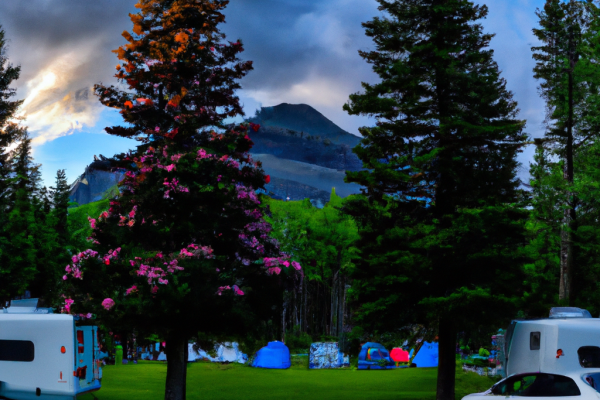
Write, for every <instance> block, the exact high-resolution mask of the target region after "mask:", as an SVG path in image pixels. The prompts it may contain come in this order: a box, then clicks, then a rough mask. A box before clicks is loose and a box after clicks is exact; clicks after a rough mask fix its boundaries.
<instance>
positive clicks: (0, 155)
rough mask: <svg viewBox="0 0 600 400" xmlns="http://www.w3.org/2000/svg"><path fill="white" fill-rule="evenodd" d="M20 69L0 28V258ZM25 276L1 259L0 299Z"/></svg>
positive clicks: (6, 240) (4, 249)
mask: <svg viewBox="0 0 600 400" xmlns="http://www.w3.org/2000/svg"><path fill="white" fill-rule="evenodd" d="M20 70H21V68H20V67H14V66H13V65H11V64H10V63H9V62H8V58H7V57H6V38H5V32H4V30H3V29H1V28H0V260H1V259H4V258H6V257H8V256H9V255H10V248H9V245H10V237H9V236H8V235H7V234H6V233H5V232H4V227H5V226H6V224H7V221H8V213H7V210H8V206H9V193H10V187H11V179H12V176H11V164H10V160H9V158H10V154H9V151H8V150H9V148H10V147H11V145H12V144H13V143H14V141H15V139H16V137H17V136H18V135H19V132H20V130H19V127H18V125H17V124H16V123H14V122H10V119H11V118H13V117H14V115H15V112H16V111H17V109H18V108H19V106H20V105H21V103H22V101H17V100H11V98H12V97H14V96H15V94H16V90H15V89H14V88H12V87H11V85H13V83H14V81H15V80H17V79H18V78H19V73H20ZM25 277H26V273H25V275H21V271H12V269H11V268H9V267H8V266H6V265H4V264H3V263H1V262H0V281H2V285H0V300H4V299H9V298H10V297H11V295H13V294H15V293H18V292H20V291H21V290H23V289H24V282H23V279H25Z"/></svg>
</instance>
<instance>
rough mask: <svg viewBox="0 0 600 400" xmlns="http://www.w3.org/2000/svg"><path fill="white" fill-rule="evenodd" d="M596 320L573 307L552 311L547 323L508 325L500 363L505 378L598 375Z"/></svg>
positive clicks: (598, 325) (599, 325)
mask: <svg viewBox="0 0 600 400" xmlns="http://www.w3.org/2000/svg"><path fill="white" fill-rule="evenodd" d="M599 337H600V319H598V318H591V317H590V314H589V312H588V311H587V310H582V309H579V308H575V307H559V308H554V309H552V310H551V312H550V317H549V318H547V319H538V320H531V321H512V323H511V324H510V326H509V328H508V330H507V332H506V340H505V342H504V343H505V344H504V346H505V350H506V351H505V356H504V359H503V360H500V361H501V363H503V364H504V366H505V369H506V374H507V375H512V374H520V373H524V372H531V371H539V372H546V373H556V374H564V373H567V372H569V373H570V372H574V371H578V372H579V373H580V374H581V373H584V372H588V373H592V372H593V371H591V370H590V369H593V368H598V369H599V371H600V340H599V339H598V338H599Z"/></svg>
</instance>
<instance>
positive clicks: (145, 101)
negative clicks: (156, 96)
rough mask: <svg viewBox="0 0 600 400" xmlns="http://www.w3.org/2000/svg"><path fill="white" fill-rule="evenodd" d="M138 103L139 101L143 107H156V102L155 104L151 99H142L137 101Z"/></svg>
mask: <svg viewBox="0 0 600 400" xmlns="http://www.w3.org/2000/svg"><path fill="white" fill-rule="evenodd" d="M136 101H137V102H138V103H140V104H143V105H145V106H151V105H154V102H153V101H152V100H151V99H142V98H140V99H136Z"/></svg>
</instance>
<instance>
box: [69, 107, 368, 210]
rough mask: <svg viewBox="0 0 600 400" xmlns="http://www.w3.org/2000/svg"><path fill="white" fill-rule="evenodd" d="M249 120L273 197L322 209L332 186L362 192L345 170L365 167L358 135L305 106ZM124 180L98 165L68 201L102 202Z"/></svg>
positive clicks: (105, 163)
mask: <svg viewBox="0 0 600 400" xmlns="http://www.w3.org/2000/svg"><path fill="white" fill-rule="evenodd" d="M80 97H81V96H80ZM249 121H250V122H254V123H256V124H259V125H260V128H259V129H258V130H257V131H254V130H252V129H251V130H250V131H249V132H248V135H249V136H250V138H251V139H252V141H253V142H254V146H253V147H252V150H251V151H250V152H251V153H252V156H253V157H254V158H255V159H256V161H260V162H262V166H263V168H264V170H265V172H266V173H267V174H269V175H270V176H271V182H270V183H269V184H267V185H266V186H265V189H266V192H267V194H268V195H269V196H271V197H274V198H278V199H289V200H303V199H305V198H309V199H310V200H311V202H312V203H313V204H314V205H315V206H317V207H322V206H323V205H324V204H325V203H327V201H329V196H330V194H331V189H332V188H335V190H336V193H337V194H338V195H341V196H343V197H345V196H348V195H351V194H354V193H359V192H360V186H359V185H357V184H349V183H345V182H344V177H345V175H346V171H359V170H361V169H362V163H361V161H360V160H359V159H358V157H357V156H356V154H354V153H353V152H352V148H353V147H355V146H356V145H357V144H358V143H359V142H360V138H359V137H358V136H355V135H352V134H351V133H348V132H346V131H345V130H343V129H342V128H340V127H339V126H337V125H336V124H334V123H333V122H331V121H330V120H329V119H327V118H326V117H325V116H324V115H323V114H321V113H320V112H318V111H317V110H315V109H314V108H312V107H311V106H309V105H306V104H287V103H284V104H280V105H277V106H273V107H263V108H262V109H260V110H258V111H257V112H256V115H255V116H254V117H253V118H250V119H249ZM122 177H123V173H122V172H117V171H114V170H113V169H112V163H111V161H110V160H98V161H94V162H93V163H91V164H90V165H89V166H88V167H87V168H86V169H85V172H84V173H83V174H82V175H81V176H80V177H79V178H78V179H77V180H76V181H75V182H74V184H73V186H72V188H71V196H70V198H71V200H73V201H76V202H77V203H79V204H87V203H89V202H93V201H98V200H100V199H102V198H105V197H106V195H107V191H108V190H112V188H114V187H115V184H116V183H117V182H119V181H120V180H121V179H122Z"/></svg>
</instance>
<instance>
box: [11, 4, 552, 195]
mask: <svg viewBox="0 0 600 400" xmlns="http://www.w3.org/2000/svg"><path fill="white" fill-rule="evenodd" d="M475 2H476V3H477V4H486V5H487V6H488V7H489V15H488V17H487V19H486V20H484V21H482V24H483V26H484V28H485V30H486V31H487V32H491V33H495V34H496V37H495V38H494V39H493V40H492V42H491V47H492V49H494V51H495V60H496V61H497V62H498V64H499V66H500V69H501V70H502V71H503V72H502V76H503V77H504V78H505V79H506V80H507V86H508V88H509V90H511V91H512V92H513V93H514V96H515V99H516V100H517V102H518V103H519V108H520V110H521V112H520V119H525V120H527V127H526V132H527V133H528V134H529V135H530V136H531V137H540V136H542V134H543V127H542V121H543V117H544V103H543V101H542V100H541V99H540V97H539V95H538V91H537V86H538V83H537V82H536V81H535V79H534V78H533V73H532V69H533V66H534V63H533V60H532V58H531V50H530V49H531V47H532V46H534V45H536V43H537V41H536V39H535V38H534V36H533V34H532V31H531V30H532V28H533V27H535V26H536V25H537V18H536V16H535V9H536V8H540V7H542V6H543V3H544V1H543V0H475ZM135 3H136V1H135V0H94V1H87V0H86V1H82V0H35V1H23V0H1V1H0V25H1V26H2V29H4V30H5V32H6V38H7V39H8V46H9V47H8V50H7V53H6V54H7V56H8V58H9V61H10V62H11V63H12V64H14V65H20V66H21V77H20V79H19V80H18V81H17V82H16V83H15V84H14V87H15V88H16V89H17V97H18V98H19V99H23V100H24V101H25V103H24V105H23V108H22V110H21V114H22V116H23V117H24V118H25V120H24V122H23V123H24V124H25V125H27V126H28V127H29V132H30V134H31V136H32V138H33V156H34V158H35V161H36V162H37V163H41V164H42V175H43V180H44V183H45V185H47V186H53V184H54V177H55V176H56V171H57V170H58V169H65V170H66V173H67V178H68V180H69V182H72V181H74V180H75V179H76V178H77V177H78V176H79V175H80V174H82V173H83V171H84V169H85V166H86V165H88V164H89V163H91V162H92V161H93V157H94V155H98V154H103V155H105V156H107V157H110V156H112V155H114V154H115V153H121V152H124V151H127V150H128V149H130V148H134V147H135V145H136V142H135V141H132V140H128V139H123V138H117V137H113V136H110V135H108V134H106V133H105V132H104V128H105V127H107V126H114V125H118V124H119V123H120V116H119V114H118V112H116V111H115V110H112V109H107V108H106V107H104V106H102V105H101V104H100V103H99V102H98V101H97V99H96V98H95V97H94V96H93V94H92V93H91V91H90V88H91V87H92V86H93V85H94V84H96V83H104V84H108V85H110V84H117V81H116V79H115V78H114V77H113V75H114V73H115V65H116V64H117V63H118V62H117V61H118V60H117V58H116V56H115V55H114V54H113V53H111V50H113V49H116V48H118V47H119V46H121V45H122V44H124V43H125V39H123V37H122V36H121V32H123V31H124V30H129V31H130V30H131V27H132V24H131V21H130V20H129V16H128V13H135V12H136V9H135V8H134V7H133V6H134V4H135ZM377 6H378V3H377V2H376V1H375V0H232V1H231V2H230V4H229V6H228V8H227V9H226V11H225V15H226V24H224V25H222V30H223V31H224V32H225V34H226V35H227V38H228V39H230V40H232V39H233V40H235V39H242V41H243V43H244V47H245V49H246V51H245V52H244V53H242V58H243V59H246V60H252V61H253V62H254V71H252V72H251V73H250V74H249V75H248V76H246V77H245V78H244V79H242V81H241V84H242V87H243V89H242V90H240V91H239V93H238V96H239V97H240V100H241V103H242V104H243V105H244V109H245V112H246V114H247V115H250V116H251V115H253V114H254V112H255V110H256V109H258V108H260V107H261V106H265V107H266V106H274V105H277V104H280V103H284V102H285V103H292V104H299V103H304V104H309V105H311V106H313V107H314V108H315V109H317V110H318V111H320V112H321V113H322V114H324V115H325V116H326V117H327V118H329V119H330V120H332V121H333V122H335V123H336V124H337V125H339V126H340V127H342V128H343V129H345V130H347V131H348V132H350V133H353V134H356V135H359V133H358V128H359V127H361V126H366V125H371V124H372V123H373V121H372V120H370V119H368V118H366V117H363V116H350V115H348V114H346V113H345V112H344V111H343V110H342V106H343V105H344V103H346V102H347V99H348V95H350V94H352V93H356V92H359V91H360V90H361V82H369V83H375V82H377V80H378V78H377V76H376V75H375V74H374V73H373V72H372V71H371V68H370V65H369V64H367V63H366V62H365V61H364V60H363V59H362V58H360V56H359V55H358V50H373V49H374V45H373V43H372V42H371V40H370V39H369V38H368V37H366V36H365V34H364V29H363V27H362V26H361V23H362V22H365V21H368V20H370V19H372V18H373V17H375V16H381V15H382V14H381V13H380V12H379V11H378V9H377ZM530 147H533V146H530ZM533 151H534V149H533V148H527V149H526V150H525V151H524V152H523V153H522V154H521V155H520V156H519V157H520V161H521V163H522V166H521V168H520V171H519V176H520V177H521V179H522V180H524V181H525V182H527V181H528V179H529V178H528V177H529V174H528V170H529V167H528V165H529V162H530V161H531V159H532V155H533Z"/></svg>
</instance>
